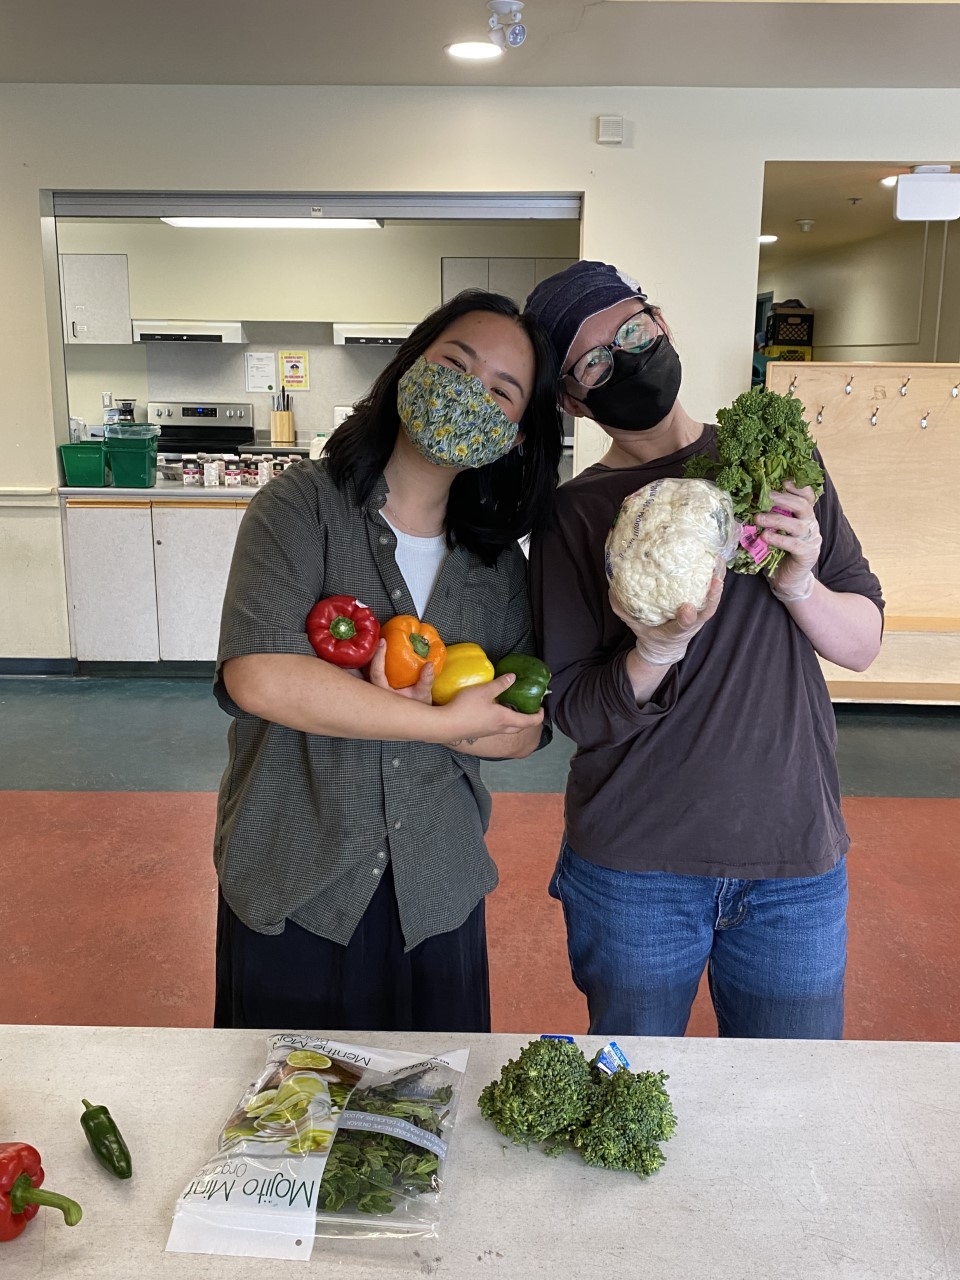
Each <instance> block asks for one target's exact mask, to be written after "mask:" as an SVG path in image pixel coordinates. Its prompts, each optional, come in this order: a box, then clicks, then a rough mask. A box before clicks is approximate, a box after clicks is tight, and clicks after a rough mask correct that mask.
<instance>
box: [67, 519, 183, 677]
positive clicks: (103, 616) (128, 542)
mask: <svg viewBox="0 0 960 1280" xmlns="http://www.w3.org/2000/svg"><path fill="white" fill-rule="evenodd" d="M65 521H66V531H67V538H66V544H67V564H68V575H69V598H70V618H71V628H72V633H73V648H74V655H75V657H76V658H77V659H78V661H80V662H156V661H157V660H158V659H159V657H160V641H159V635H158V631H157V596H156V586H155V578H154V566H153V524H152V520H151V513H150V503H149V502H147V501H136V500H129V501H124V500H121V499H119V498H118V499H116V500H114V501H110V502H104V501H102V500H100V499H84V498H71V499H68V500H67V502H66V504H65Z"/></svg>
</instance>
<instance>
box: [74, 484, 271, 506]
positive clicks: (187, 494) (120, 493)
mask: <svg viewBox="0 0 960 1280" xmlns="http://www.w3.org/2000/svg"><path fill="white" fill-rule="evenodd" d="M258 492H259V489H256V488H254V487H253V486H247V485H242V486H241V487H240V488H238V489H227V488H225V487H224V486H222V485H220V486H217V487H216V488H213V487H211V488H206V487H205V486H203V485H199V486H197V487H196V488H195V487H193V486H192V485H185V484H182V483H181V482H180V481H179V480H163V479H158V480H157V483H156V484H155V485H154V486H153V488H151V489H121V488H119V487H118V486H116V485H106V486H104V487H100V488H89V489H88V488H84V487H83V486H81V485H62V486H61V487H60V488H59V489H58V490H57V493H58V494H59V495H60V497H61V498H84V499H87V498H99V499H101V500H102V501H103V502H111V501H112V500H113V499H115V498H123V499H124V500H129V499H131V498H141V499H142V500H143V501H144V502H153V501H156V500H157V499H158V498H161V499H164V500H166V499H167V498H184V499H186V500H187V501H188V502H196V501H197V500H198V499H211V498H212V499H213V500H214V501H216V502H223V501H227V502H249V501H250V499H251V498H252V497H253V495H254V494H255V493H258Z"/></svg>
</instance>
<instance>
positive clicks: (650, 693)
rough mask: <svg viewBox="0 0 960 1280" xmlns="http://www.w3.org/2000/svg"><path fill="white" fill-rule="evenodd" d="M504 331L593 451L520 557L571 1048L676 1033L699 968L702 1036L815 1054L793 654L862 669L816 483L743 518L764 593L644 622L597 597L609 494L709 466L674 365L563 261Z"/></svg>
mask: <svg viewBox="0 0 960 1280" xmlns="http://www.w3.org/2000/svg"><path fill="white" fill-rule="evenodd" d="M526 311H527V313H528V314H532V315H535V316H536V317H537V318H538V319H539V320H540V321H541V322H542V324H543V325H544V326H545V328H546V329H547V331H548V332H549V334H550V336H551V339H552V341H553V344H554V349H555V351H556V354H557V357H558V359H559V362H560V368H561V390H560V399H561V401H562V403H563V407H564V408H565V409H566V410H567V411H568V412H569V413H573V414H575V415H577V416H580V417H586V418H592V419H593V420H594V421H596V422H597V424H598V425H599V426H600V427H601V428H602V429H603V431H604V432H605V433H606V434H607V435H608V436H609V437H610V445H609V448H608V450H607V452H606V454H605V455H604V456H603V458H602V460H601V461H600V462H599V463H597V464H596V465H595V466H592V467H590V468H588V469H587V470H586V471H584V472H583V473H581V474H580V475H578V476H576V477H575V478H574V479H573V480H571V481H569V482H568V483H567V484H566V485H564V486H562V487H561V489H560V491H559V494H558V502H557V511H556V517H555V520H554V522H553V525H552V527H551V528H550V529H549V530H548V531H547V532H546V533H545V534H544V535H543V536H541V537H537V538H535V539H534V542H533V545H532V547H531V558H530V559H531V596H532V603H533V610H534V620H535V624H536V627H537V631H538V638H539V639H540V642H541V651H542V653H543V656H544V658H545V660H546V662H547V663H548V665H549V666H550V668H551V670H552V671H553V677H552V680H551V689H552V693H551V695H550V697H549V699H548V703H547V706H548V716H549V717H550V718H552V720H553V722H554V723H555V724H556V725H557V726H558V727H559V728H560V729H561V730H562V731H563V732H564V733H566V734H567V735H568V736H569V737H571V738H573V739H574V741H575V742H576V744H577V752H576V754H575V755H574V757H573V760H572V761H571V768H570V774H569V778H568V782H567V794H566V807H565V819H566V829H565V833H564V836H565V838H564V842H563V845H562V848H561V852H560V858H559V861H558V863H557V868H556V871H555V874H554V877H553V881H552V884H551V893H552V894H553V896H554V897H556V898H558V899H559V900H560V901H561V903H562V904H563V909H564V915H565V919H566V925H567V937H568V945H569V953H570V963H571V968H572V972H573V977H574V980H575V982H576V983H577V985H578V986H579V987H580V988H581V990H582V991H583V992H584V993H585V994H586V997H587V1002H588V1005H589V1010H590V1030H591V1032H592V1033H594V1034H598V1035H600V1034H602V1035H609V1034H630V1035H682V1034H683V1032H684V1030H685V1028H686V1025H687V1020H688V1018H689V1014H690V1008H691V1005H692V1003H693V999H694V996H695V995H696V992H697V988H698V986H699V983H700V979H701V976H702V974H703V972H704V969H706V970H707V972H708V975H709V980H710V990H711V995H712V997H713V1003H714V1009H715V1012H716V1015H717V1022H718V1027H719V1030H720V1034H721V1035H731V1036H758V1037H759V1036H762V1037H799V1038H839V1037H840V1036H841V1035H842V1030H843V985H844V970H845V964H846V905H847V881H846V865H845V857H844V855H845V853H846V850H847V847H848V845H849V837H848V836H847V832H846V828H845V826H844V822H843V818H842V815H841V812H840V789H839V782H838V777H837V767H836V760H835V757H834V747H835V740H836V731H835V724H834V717H833V710H832V707H831V704H830V698H829V695H828V692H827V688H826V684H825V681H824V678H823V675H822V673H821V670H820V666H819V664H818V661H817V654H820V655H821V656H822V657H824V658H827V659H828V660H829V661H831V662H834V663H837V664H838V665H840V666H845V667H850V668H852V669H854V670H858V671H859V670H863V669H864V668H865V667H867V666H868V665H869V664H870V663H871V662H872V661H873V659H874V657H875V656H876V654H877V651H878V649H879V645H880V633H881V620H882V612H881V611H882V608H883V601H882V598H881V595H880V584H879V582H878V581H877V579H876V578H875V577H874V575H873V574H872V573H871V572H870V568H869V565H868V564H867V562H866V560H865V559H864V557H863V555H862V552H861V550H860V544H859V543H858V541H857V539H856V537H855V535H854V533H853V530H852V529H851V528H850V525H849V524H848V522H847V520H846V518H845V517H844V514H843V511H842V509H841V507H840V502H839V500H838V498H837V493H836V490H835V489H834V487H833V485H832V483H831V482H830V479H829V477H827V479H826V487H825V490H824V493H823V495H822V497H821V498H820V499H819V500H818V501H816V502H815V501H814V494H813V491H812V490H810V489H801V488H798V487H797V486H796V485H793V484H788V485H786V486H784V487H785V492H783V493H780V494H774V495H773V500H774V503H775V505H776V506H777V507H779V508H781V510H782V511H786V512H788V513H789V514H787V515H783V514H773V513H763V514H758V515H756V516H755V517H754V522H755V523H756V524H757V525H758V526H760V527H761V528H762V529H763V536H764V538H765V539H766V541H767V542H768V543H769V544H770V545H771V546H775V547H780V548H782V549H783V550H784V551H785V552H786V555H785V556H784V559H783V560H782V562H781V563H780V565H779V566H778V568H777V570H776V571H775V573H774V574H773V576H772V577H771V578H769V579H768V578H766V577H764V576H763V575H757V576H755V577H751V576H746V575H739V574H737V575H735V574H729V575H728V576H727V577H726V579H725V580H724V578H723V570H722V566H718V575H717V576H716V577H715V579H714V581H713V584H712V587H711V590H710V592H709V595H708V597H707V600H706V603H705V604H704V605H703V607H702V608H701V609H700V610H699V611H698V610H697V609H696V608H695V607H694V606H693V605H691V604H685V605H683V606H682V607H681V609H680V611H679V613H678V615H677V617H676V618H674V619H673V620H671V621H669V622H666V623H663V624H661V625H660V626H648V625H645V624H644V623H641V622H638V621H637V620H636V619H634V618H632V617H630V615H629V613H628V612H627V611H626V609H625V608H624V607H623V606H622V604H621V603H620V601H618V600H617V598H616V596H615V595H613V594H612V593H611V592H609V591H608V587H607V582H606V577H605V574H604V565H603V551H604V541H605V538H606V534H607V531H608V530H609V528H610V525H611V524H612V522H613V519H614V517H615V516H616V514H617V511H618V510H619V507H620V504H621V503H622V501H623V499H624V498H625V497H627V495H628V494H631V493H634V492H635V491H636V490H638V489H641V488H643V487H644V486H645V485H647V484H649V483H651V482H652V481H654V480H657V479H660V478H662V477H667V476H671V477H680V476H682V475H683V474H684V467H685V464H686V462H687V460H688V459H689V458H690V457H692V456H693V455H695V454H700V453H713V454H714V456H715V448H716V446H715V438H714V428H713V427H712V426H709V425H705V424H704V423H702V422H698V421H696V420H695V419H694V418H692V417H691V416H690V414H688V413H687V412H686V410H685V409H684V408H683V406H682V405H681V403H680V401H679V399H678V398H677V397H678V393H679V391H680V382H681V367H680V359H679V356H678V354H677V351H676V347H675V345H674V342H673V336H672V334H671V332H670V329H669V328H668V326H667V324H666V322H665V320H664V318H663V316H662V315H661V313H660V311H659V309H658V308H656V307H654V306H651V305H650V304H649V303H648V301H647V298H646V295H645V294H644V293H643V292H642V291H641V289H640V287H639V285H638V284H637V283H636V281H634V280H631V279H630V278H629V277H627V276H625V275H623V274H622V273H621V272H619V271H618V270H617V269H616V268H615V267H612V266H609V265H608V264H606V263H602V262H578V263H575V264H574V265H573V266H571V267H569V268H567V269H566V270H565V271H563V272H560V273H558V274H557V275H555V276H552V277H551V278H550V279H548V280H546V281H544V282H543V283H541V284H540V285H538V286H537V288H536V289H535V290H534V292H533V293H532V294H531V295H530V297H529V299H528V300H527V306H526Z"/></svg>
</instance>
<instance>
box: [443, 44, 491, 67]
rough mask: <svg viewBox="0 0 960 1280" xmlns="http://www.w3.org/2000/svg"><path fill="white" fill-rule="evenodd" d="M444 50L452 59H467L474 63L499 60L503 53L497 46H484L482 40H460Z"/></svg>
mask: <svg viewBox="0 0 960 1280" xmlns="http://www.w3.org/2000/svg"><path fill="white" fill-rule="evenodd" d="M444 48H445V52H446V53H449V55H450V57H451V58H466V59H468V60H471V61H473V62H485V61H487V60H488V59H490V58H499V57H500V55H501V53H503V50H502V49H498V48H497V46H496V45H495V44H484V43H483V41H482V40H460V41H459V42H458V43H457V44H448V45H446V46H444Z"/></svg>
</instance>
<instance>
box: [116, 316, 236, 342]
mask: <svg viewBox="0 0 960 1280" xmlns="http://www.w3.org/2000/svg"><path fill="white" fill-rule="evenodd" d="M133 340H134V342H246V340H247V335H246V334H245V333H244V332H243V326H242V325H241V324H239V323H238V322H237V321H233V320H134V321H133Z"/></svg>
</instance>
